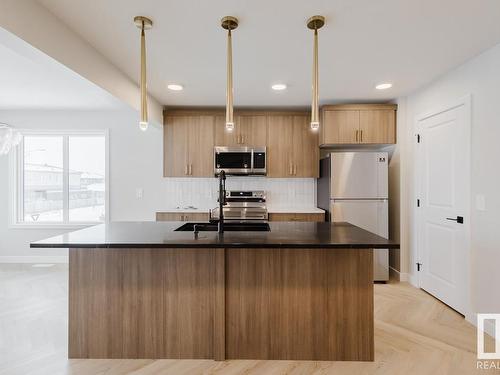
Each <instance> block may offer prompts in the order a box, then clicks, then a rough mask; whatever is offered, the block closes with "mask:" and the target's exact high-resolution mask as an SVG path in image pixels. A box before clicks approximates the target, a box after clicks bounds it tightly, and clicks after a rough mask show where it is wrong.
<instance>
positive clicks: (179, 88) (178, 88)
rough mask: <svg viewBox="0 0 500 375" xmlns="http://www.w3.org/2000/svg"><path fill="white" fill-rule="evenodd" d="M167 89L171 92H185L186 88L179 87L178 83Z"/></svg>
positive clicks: (168, 86)
mask: <svg viewBox="0 0 500 375" xmlns="http://www.w3.org/2000/svg"><path fill="white" fill-rule="evenodd" d="M167 88H168V89H169V90H172V91H182V90H184V86H182V85H178V84H176V83H171V84H169V85H167Z"/></svg>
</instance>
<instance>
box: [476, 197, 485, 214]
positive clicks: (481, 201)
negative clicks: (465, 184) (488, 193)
mask: <svg viewBox="0 0 500 375" xmlns="http://www.w3.org/2000/svg"><path fill="white" fill-rule="evenodd" d="M476 210H478V211H486V197H485V196H484V195H483V194H476Z"/></svg>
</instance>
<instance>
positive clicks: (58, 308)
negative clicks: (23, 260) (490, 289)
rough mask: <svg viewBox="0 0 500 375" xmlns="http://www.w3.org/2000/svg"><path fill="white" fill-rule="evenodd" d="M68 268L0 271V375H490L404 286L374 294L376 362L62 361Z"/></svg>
mask: <svg viewBox="0 0 500 375" xmlns="http://www.w3.org/2000/svg"><path fill="white" fill-rule="evenodd" d="M67 277H68V271H67V266H64V265H58V266H55V267H52V268H32V267H31V266H29V265H0V374H1V375H4V374H8V375H15V374H23V375H29V374H37V375H38V374H50V375H53V374H72V375H82V374H108V375H119V374H135V375H146V374H148V375H150V374H175V375H183V374H195V375H196V374H220V375H229V374H246V375H253V374H272V375H274V374H280V375H281V374H293V375H299V374H300V375H302V374H304V375H305V374H315V375H316V374H317V375H319V374H321V375H324V374H335V375H343V374H348V375H357V374H362V375H369V374H380V375H382V374H383V375H391V374H404V375H411V374H415V375H423V374H432V375H440V374H450V375H451V374H453V375H457V374H464V375H465V374H467V375H468V374H473V373H479V374H493V373H500V372H499V371H494V370H476V354H475V347H476V331H475V328H474V327H473V326H472V325H470V324H469V323H467V322H465V320H464V319H463V318H462V317H461V316H460V315H459V314H457V313H456V312H454V311H453V310H451V309H449V308H448V307H446V306H445V305H444V304H442V303H440V302H439V301H437V300H435V299H434V298H432V297H431V296H429V295H428V294H426V293H425V292H423V291H421V290H419V289H415V288H413V287H412V286H410V285H408V284H404V283H401V284H387V285H382V284H377V285H376V286H375V362H312V361H310V362H302V361H226V362H214V361H208V360H156V361H155V360H67V359H66V357H67V349H66V346H67V337H66V336H67Z"/></svg>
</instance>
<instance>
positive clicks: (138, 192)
mask: <svg viewBox="0 0 500 375" xmlns="http://www.w3.org/2000/svg"><path fill="white" fill-rule="evenodd" d="M143 195H144V190H143V189H142V188H135V197H136V198H137V199H142V196H143Z"/></svg>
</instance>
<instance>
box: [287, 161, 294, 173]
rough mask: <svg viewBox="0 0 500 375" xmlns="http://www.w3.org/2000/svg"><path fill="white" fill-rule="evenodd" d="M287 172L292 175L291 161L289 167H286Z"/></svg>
mask: <svg viewBox="0 0 500 375" xmlns="http://www.w3.org/2000/svg"><path fill="white" fill-rule="evenodd" d="M288 174H289V175H292V174H293V165H292V163H290V165H289V167H288Z"/></svg>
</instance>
